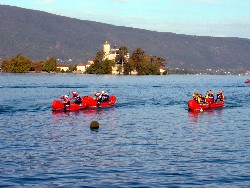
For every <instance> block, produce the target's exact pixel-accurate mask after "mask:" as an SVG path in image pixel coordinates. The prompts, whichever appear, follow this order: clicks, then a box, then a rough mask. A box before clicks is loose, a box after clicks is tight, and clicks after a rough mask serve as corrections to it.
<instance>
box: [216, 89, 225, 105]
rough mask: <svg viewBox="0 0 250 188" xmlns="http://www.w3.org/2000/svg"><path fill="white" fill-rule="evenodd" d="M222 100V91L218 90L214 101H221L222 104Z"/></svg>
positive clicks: (223, 97)
mask: <svg viewBox="0 0 250 188" xmlns="http://www.w3.org/2000/svg"><path fill="white" fill-rule="evenodd" d="M224 99H225V96H224V94H223V93H222V90H219V91H218V93H217V99H216V101H222V102H224Z"/></svg>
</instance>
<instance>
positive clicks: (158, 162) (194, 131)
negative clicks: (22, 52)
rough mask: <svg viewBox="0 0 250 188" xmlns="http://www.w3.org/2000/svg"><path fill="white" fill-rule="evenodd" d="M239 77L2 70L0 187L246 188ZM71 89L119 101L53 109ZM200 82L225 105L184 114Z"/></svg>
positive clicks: (245, 125) (247, 117) (246, 142)
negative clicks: (110, 104) (104, 93)
mask: <svg viewBox="0 0 250 188" xmlns="http://www.w3.org/2000/svg"><path fill="white" fill-rule="evenodd" d="M246 79H247V77H240V76H175V75H171V76H96V75H72V74H68V75H67V74H63V75H60V74H56V75H53V74H48V75H47V74H46V75H45V74H26V75H25V74H20V75H19V74H17V75H15V74H3V73H1V74H0V93H1V99H0V101H1V104H0V186H14V187H21V186H23V187H32V186H35V187H57V186H62V187H80V186H82V187H88V186H89V187H249V186H250V110H249V105H250V85H247V84H245V83H244V81H245V80H246ZM70 89H73V90H76V91H77V92H78V93H80V94H82V95H91V94H92V93H93V92H94V91H99V90H105V91H107V92H108V93H109V94H113V95H116V96H117V104H116V106H115V107H113V108H107V109H100V110H95V109H92V110H90V109H86V110H83V111H79V112H70V113H57V114H53V113H52V112H51V102H52V101H53V100H54V99H57V98H58V97H59V96H60V95H62V94H67V93H68V92H69V90H70ZM207 89H212V90H213V91H217V90H219V89H222V90H223V91H224V94H225V96H226V106H225V108H223V109H217V110H212V111H204V112H203V113H190V112H188V110H187V101H188V100H189V98H190V96H191V94H192V93H193V92H194V91H197V92H200V93H203V94H204V93H205V91H206V90H207ZM93 120H97V121H98V122H99V123H100V129H99V130H98V131H91V130H90V129H89V124H90V123H91V121H93Z"/></svg>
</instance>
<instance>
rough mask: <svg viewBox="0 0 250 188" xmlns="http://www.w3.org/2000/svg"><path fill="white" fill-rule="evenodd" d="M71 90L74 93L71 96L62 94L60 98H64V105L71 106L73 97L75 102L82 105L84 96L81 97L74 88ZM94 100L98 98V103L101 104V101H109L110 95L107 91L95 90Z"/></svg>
mask: <svg viewBox="0 0 250 188" xmlns="http://www.w3.org/2000/svg"><path fill="white" fill-rule="evenodd" d="M70 92H71V93H72V97H71V98H70V97H69V95H62V96H61V97H60V99H63V103H64V107H65V108H66V107H68V106H70V101H71V100H73V99H74V103H75V104H79V105H81V103H82V98H81V97H80V95H79V94H78V93H77V92H75V91H72V90H70ZM94 100H96V101H97V103H98V104H100V103H101V102H104V101H109V95H108V93H106V92H105V91H102V92H95V93H94Z"/></svg>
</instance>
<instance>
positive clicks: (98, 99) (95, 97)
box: [94, 92, 102, 102]
mask: <svg viewBox="0 0 250 188" xmlns="http://www.w3.org/2000/svg"><path fill="white" fill-rule="evenodd" d="M94 100H96V101H97V102H101V100H102V94H101V93H100V92H94Z"/></svg>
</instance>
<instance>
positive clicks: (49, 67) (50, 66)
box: [42, 57, 56, 72]
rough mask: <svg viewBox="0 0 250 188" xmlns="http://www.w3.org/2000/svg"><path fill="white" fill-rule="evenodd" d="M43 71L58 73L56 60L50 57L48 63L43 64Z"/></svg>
mask: <svg viewBox="0 0 250 188" xmlns="http://www.w3.org/2000/svg"><path fill="white" fill-rule="evenodd" d="M42 67H43V71H46V72H55V71H56V58H55V57H50V58H49V59H48V60H47V61H44V62H43V63H42Z"/></svg>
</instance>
